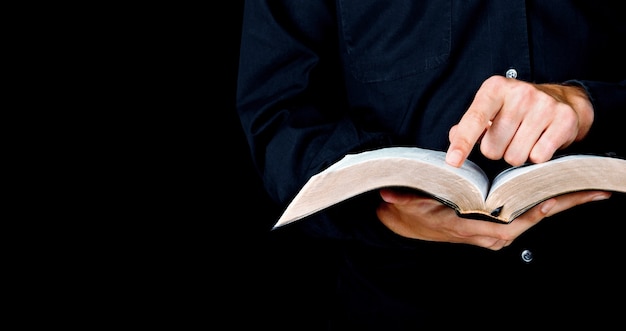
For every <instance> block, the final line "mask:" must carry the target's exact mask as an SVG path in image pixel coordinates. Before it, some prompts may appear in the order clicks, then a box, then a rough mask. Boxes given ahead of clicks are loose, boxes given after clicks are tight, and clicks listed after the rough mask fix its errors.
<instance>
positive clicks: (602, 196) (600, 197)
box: [591, 193, 611, 201]
mask: <svg viewBox="0 0 626 331" xmlns="http://www.w3.org/2000/svg"><path fill="white" fill-rule="evenodd" d="M610 197H611V194H610V193H600V194H597V195H594V196H593V198H591V201H600V200H606V199H608V198H610Z"/></svg>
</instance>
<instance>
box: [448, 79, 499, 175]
mask: <svg viewBox="0 0 626 331" xmlns="http://www.w3.org/2000/svg"><path fill="white" fill-rule="evenodd" d="M501 78H502V79H506V78H503V77H501ZM492 81H493V80H487V81H485V83H483V85H482V86H481V88H480V89H479V90H478V92H476V96H475V97H474V100H473V101H472V103H471V104H470V106H469V108H468V109H467V111H466V112H465V114H463V117H461V120H460V121H459V123H458V124H457V125H455V128H454V130H451V134H450V137H449V139H450V146H449V147H448V151H447V153H446V162H447V163H448V164H450V165H452V166H454V167H460V166H461V165H462V164H463V162H464V161H465V159H467V157H468V155H469V153H470V152H471V151H472V149H473V147H474V145H475V144H476V142H478V139H479V138H480V136H481V135H482V134H483V132H484V131H485V130H486V129H487V128H489V125H490V123H491V120H492V119H493V118H494V117H495V116H496V114H497V113H498V111H500V108H502V105H503V104H504V97H503V96H502V94H501V93H499V92H498V90H499V88H500V86H502V84H501V83H497V84H496V83H491V82H492ZM488 82H489V84H487V83H488Z"/></svg>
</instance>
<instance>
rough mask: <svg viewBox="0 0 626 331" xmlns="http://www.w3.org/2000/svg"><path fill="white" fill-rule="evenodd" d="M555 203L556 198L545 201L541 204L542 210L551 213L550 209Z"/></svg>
mask: <svg viewBox="0 0 626 331" xmlns="http://www.w3.org/2000/svg"><path fill="white" fill-rule="evenodd" d="M554 204H556V200H554V199H550V200H548V201H546V202H544V203H543V204H542V205H541V212H542V213H544V214H547V213H549V212H550V210H551V209H552V207H554Z"/></svg>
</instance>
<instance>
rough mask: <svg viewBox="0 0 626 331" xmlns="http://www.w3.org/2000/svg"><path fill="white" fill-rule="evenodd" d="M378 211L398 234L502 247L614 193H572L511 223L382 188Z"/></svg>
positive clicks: (536, 208) (530, 211) (549, 201)
mask: <svg viewBox="0 0 626 331" xmlns="http://www.w3.org/2000/svg"><path fill="white" fill-rule="evenodd" d="M380 196H381V197H382V198H383V201H382V202H381V204H380V205H379V206H378V208H377V210H376V213H377V215H378V218H379V219H380V221H381V222H382V223H383V224H384V225H385V226H386V227H388V228H389V229H390V230H391V231H393V232H395V233H396V234H398V235H401V236H404V237H408V238H413V239H421V240H427V241H439V242H450V243H463V244H470V245H475V246H480V247H484V248H488V249H491V250H499V249H501V248H503V247H506V246H509V245H510V244H511V243H512V242H513V240H515V239H516V238H517V237H518V236H520V235H521V234H522V233H524V232H525V231H526V230H528V229H530V228H531V227H532V226H534V225H535V224H537V223H539V221H541V220H542V219H544V218H545V217H548V216H552V215H554V214H556V213H559V212H562V211H564V210H566V209H569V208H571V207H574V206H576V205H580V204H583V203H587V202H590V201H596V200H602V199H608V198H609V197H610V196H611V193H610V192H604V191H584V192H576V193H569V194H566V195H562V196H559V197H556V198H552V199H549V200H546V201H544V202H543V203H541V204H539V205H537V206H535V207H533V208H532V209H529V210H528V211H526V212H525V213H524V214H522V215H521V216H519V217H517V218H516V219H515V220H513V221H512V222H511V223H509V224H498V223H493V222H487V221H480V220H473V219H467V218H461V217H458V216H457V214H456V213H455V212H454V210H453V209H452V208H449V207H448V206H446V205H444V204H442V203H440V202H438V201H436V200H434V199H432V198H429V197H424V196H420V195H417V194H415V193H410V192H400V191H396V190H393V189H381V190H380Z"/></svg>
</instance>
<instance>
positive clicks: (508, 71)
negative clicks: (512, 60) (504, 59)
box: [505, 69, 517, 78]
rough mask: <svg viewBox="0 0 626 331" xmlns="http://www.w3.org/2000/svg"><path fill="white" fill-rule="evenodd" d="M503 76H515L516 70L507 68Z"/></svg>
mask: <svg viewBox="0 0 626 331" xmlns="http://www.w3.org/2000/svg"><path fill="white" fill-rule="evenodd" d="M505 76H506V78H517V70H515V69H509V70H507V71H506V74H505Z"/></svg>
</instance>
